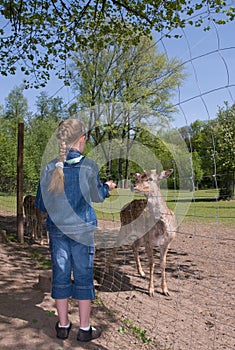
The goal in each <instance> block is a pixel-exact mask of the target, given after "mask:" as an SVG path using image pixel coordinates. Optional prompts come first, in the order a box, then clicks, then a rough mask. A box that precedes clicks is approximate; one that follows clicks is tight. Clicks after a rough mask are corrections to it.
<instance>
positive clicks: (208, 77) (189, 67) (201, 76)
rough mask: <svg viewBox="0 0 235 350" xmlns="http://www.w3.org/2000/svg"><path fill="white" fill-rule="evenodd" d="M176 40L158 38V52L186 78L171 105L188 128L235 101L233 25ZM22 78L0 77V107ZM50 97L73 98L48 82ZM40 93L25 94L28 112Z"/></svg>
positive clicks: (178, 121) (65, 89)
mask: <svg viewBox="0 0 235 350" xmlns="http://www.w3.org/2000/svg"><path fill="white" fill-rule="evenodd" d="M179 33H180V34H181V35H182V38H180V39H174V38H171V39H167V38H162V39H161V40H158V38H159V36H158V35H156V41H157V44H158V50H159V51H160V52H165V53H166V54H167V56H168V57H169V58H171V57H177V58H180V59H181V60H182V62H183V63H184V67H185V71H186V73H187V78H186V79H185V81H184V83H183V86H182V87H180V88H179V89H178V91H177V92H176V94H175V96H174V97H173V98H172V102H173V103H174V104H175V105H177V107H178V109H179V112H178V113H176V114H175V115H174V119H175V120H174V123H173V125H175V126H176V127H180V126H184V125H187V124H188V125H189V124H190V123H192V122H193V121H195V120H196V119H200V120H208V119H213V118H215V116H216V113H217V111H218V106H223V105H224V101H228V102H229V104H230V105H231V104H232V103H234V97H235V22H233V23H229V24H226V25H220V26H216V27H215V26H214V27H213V26H212V27H211V30H210V31H208V32H204V31H203V30H202V29H201V28H194V27H189V28H187V29H185V30H184V31H183V30H180V32H179ZM22 80H23V76H22V74H21V73H17V74H16V75H15V76H9V77H2V76H0V105H3V104H4V101H5V98H6V97H7V96H8V94H9V93H10V91H11V90H12V89H13V88H14V87H15V86H18V85H20V84H21V83H22ZM43 90H44V91H46V92H47V93H48V95H49V96H50V97H51V96H54V97H55V96H61V97H63V99H64V101H65V103H68V102H69V101H70V100H71V99H73V97H74V94H73V92H72V91H71V90H70V89H69V88H68V87H63V82H62V81H60V80H57V79H55V78H54V79H52V80H51V81H50V82H49V83H48V85H47V87H46V88H45V89H43ZM40 91H42V90H34V89H30V90H26V91H25V97H26V98H27V99H28V104H29V108H30V110H35V97H36V96H38V95H39V92H40Z"/></svg>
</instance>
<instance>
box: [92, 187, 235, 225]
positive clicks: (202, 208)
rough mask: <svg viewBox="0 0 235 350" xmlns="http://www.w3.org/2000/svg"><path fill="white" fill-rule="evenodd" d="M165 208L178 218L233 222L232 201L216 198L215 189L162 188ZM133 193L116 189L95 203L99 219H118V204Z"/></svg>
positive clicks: (234, 220) (120, 204)
mask: <svg viewBox="0 0 235 350" xmlns="http://www.w3.org/2000/svg"><path fill="white" fill-rule="evenodd" d="M162 194H163V196H164V197H165V199H166V201H167V205H168V206H169V208H171V209H172V210H174V211H175V213H176V216H177V217H178V218H179V221H180V222H181V221H182V220H184V221H195V220H196V221H197V222H200V221H202V222H215V221H219V222H224V223H229V224H232V223H234V224H235V201H234V200H232V201H218V199H217V198H218V193H217V192H216V190H199V191H195V192H194V193H192V192H189V191H181V192H180V193H179V192H178V191H174V190H168V191H164V190H163V191H162ZM133 198H141V196H138V197H137V196H135V197H134V195H133V193H131V192H130V191H129V190H123V189H118V190H115V191H113V193H112V195H111V196H110V197H109V198H108V199H106V200H105V201H104V202H103V203H99V204H95V209H96V212H97V216H98V218H99V219H112V220H119V212H120V208H122V206H123V205H125V204H126V203H128V202H130V201H131V200H132V199H133Z"/></svg>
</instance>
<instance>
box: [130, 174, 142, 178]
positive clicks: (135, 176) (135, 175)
mask: <svg viewBox="0 0 235 350" xmlns="http://www.w3.org/2000/svg"><path fill="white" fill-rule="evenodd" d="M130 175H131V176H132V177H134V179H137V178H138V177H139V176H140V173H131V174H130Z"/></svg>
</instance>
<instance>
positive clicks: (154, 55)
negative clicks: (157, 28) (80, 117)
mask: <svg viewBox="0 0 235 350" xmlns="http://www.w3.org/2000/svg"><path fill="white" fill-rule="evenodd" d="M71 72H72V79H71V80H72V84H73V88H74V90H75V91H76V93H77V94H78V104H79V106H81V107H82V108H83V109H84V108H87V115H86V124H87V125H88V129H89V130H92V129H93V131H92V134H89V133H88V135H89V136H91V137H92V139H93V141H94V146H96V145H98V144H101V146H102V142H104V141H107V140H109V141H111V140H113V139H119V140H120V143H119V149H120V154H119V156H118V158H119V165H118V168H119V175H118V178H119V180H122V178H127V175H128V168H129V165H128V158H129V157H128V153H129V152H130V150H131V147H132V144H133V142H134V141H135V139H136V137H137V135H138V133H140V131H141V128H142V127H144V128H147V126H146V125H147V124H149V123H150V122H151V125H152V126H153V125H157V124H158V122H159V120H161V119H164V118H165V120H166V119H168V118H170V116H171V113H172V112H173V111H174V108H173V107H172V104H171V102H170V98H171V96H172V94H173V92H174V89H175V88H176V86H179V85H180V84H181V83H182V80H183V78H184V72H183V67H182V64H181V62H180V61H179V60H177V59H175V58H173V59H171V60H168V59H167V57H166V56H165V55H164V54H159V53H158V52H157V47H156V46H155V45H154V44H153V42H152V41H151V40H150V39H148V38H146V37H142V38H141V39H140V41H139V44H138V45H136V46H132V47H129V46H128V45H127V46H125V45H124V44H123V45H121V46H119V45H117V44H115V45H112V46H109V47H107V48H105V49H100V48H99V47H95V48H93V50H88V51H87V52H83V51H82V50H81V51H79V53H78V54H77V55H75V58H74V65H73V66H72V68H71ZM163 117H164V118H163ZM101 125H102V127H101ZM109 145H110V147H112V145H111V142H110V144H107V143H106V144H105V147H104V149H103V152H104V154H105V157H106V161H107V164H108V168H109V170H110V169H111V167H112V166H111V162H112V160H111V159H112V157H111V153H112V150H111V149H110V147H109ZM124 159H125V161H124Z"/></svg>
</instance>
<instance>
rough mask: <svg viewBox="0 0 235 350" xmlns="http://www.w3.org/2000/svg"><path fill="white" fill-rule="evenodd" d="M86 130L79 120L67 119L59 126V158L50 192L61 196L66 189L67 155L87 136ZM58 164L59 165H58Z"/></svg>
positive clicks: (49, 188)
mask: <svg viewBox="0 0 235 350" xmlns="http://www.w3.org/2000/svg"><path fill="white" fill-rule="evenodd" d="M85 133H86V129H85V126H84V125H83V123H82V122H81V121H80V120H78V119H66V120H64V121H62V122H61V123H60V124H59V127H58V131H57V134H56V137H57V139H58V145H59V157H58V163H59V164H61V165H62V166H61V165H59V166H56V168H55V170H54V172H53V174H52V178H51V182H50V185H49V187H48V191H49V192H55V193H56V194H60V193H61V192H62V191H63V189H64V171H63V163H64V161H65V160H66V154H67V152H68V150H69V149H70V148H71V146H72V145H73V144H74V143H75V142H76V141H77V140H79V139H80V137H81V136H83V135H85ZM58 163H57V164H58Z"/></svg>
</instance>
